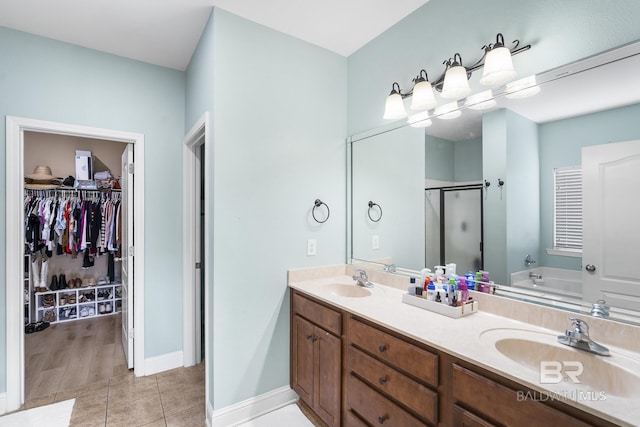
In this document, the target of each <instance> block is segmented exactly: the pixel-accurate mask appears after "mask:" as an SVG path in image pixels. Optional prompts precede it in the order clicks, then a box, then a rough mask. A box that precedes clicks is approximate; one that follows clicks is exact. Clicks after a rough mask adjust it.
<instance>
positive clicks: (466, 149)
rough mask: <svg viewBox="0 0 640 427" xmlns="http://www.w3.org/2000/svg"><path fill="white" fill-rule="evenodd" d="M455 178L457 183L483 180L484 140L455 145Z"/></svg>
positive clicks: (460, 142)
mask: <svg viewBox="0 0 640 427" xmlns="http://www.w3.org/2000/svg"><path fill="white" fill-rule="evenodd" d="M453 149H454V168H455V173H454V175H455V176H454V178H455V181H456V182H465V181H481V180H482V138H474V139H468V140H466V141H457V142H456V143H455V144H454V148H453Z"/></svg>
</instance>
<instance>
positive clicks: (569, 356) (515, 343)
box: [480, 329, 640, 398]
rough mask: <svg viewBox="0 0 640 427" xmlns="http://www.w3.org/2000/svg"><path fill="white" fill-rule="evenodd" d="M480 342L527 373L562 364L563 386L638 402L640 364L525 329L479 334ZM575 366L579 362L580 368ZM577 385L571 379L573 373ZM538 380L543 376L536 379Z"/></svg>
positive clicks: (639, 395)
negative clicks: (560, 341)
mask: <svg viewBox="0 0 640 427" xmlns="http://www.w3.org/2000/svg"><path fill="white" fill-rule="evenodd" d="M480 340H481V341H482V342H483V343H487V344H489V345H491V346H493V347H495V349H496V350H498V352H500V353H501V354H502V355H503V356H505V357H507V358H509V359H510V360H512V361H514V362H516V363H518V364H519V365H521V366H522V367H524V368H526V369H528V370H529V371H530V372H532V373H535V374H537V375H540V373H541V362H543V361H545V362H551V363H558V362H559V363H560V364H562V371H561V372H562V374H563V377H564V378H563V382H562V384H566V385H570V386H575V387H576V388H578V389H583V390H584V389H588V390H589V391H591V392H594V393H600V392H604V393H606V395H611V396H618V397H624V398H631V397H633V398H640V377H639V376H638V375H637V372H640V361H637V360H634V359H631V358H629V357H626V356H623V355H620V354H615V353H612V356H611V357H603V356H598V355H596V354H593V353H589V352H586V351H583V350H578V349H575V348H571V347H568V346H565V345H562V344H560V343H558V342H557V336H556V335H551V334H547V333H542V332H534V331H528V330H524V329H491V330H488V331H485V332H483V333H482V334H481V336H480ZM576 362H580V363H581V365H579V364H577V363H576ZM579 366H581V367H582V373H580V374H579V375H578V376H577V379H578V380H579V381H580V383H579V384H578V383H574V381H573V380H572V379H571V378H570V376H571V374H572V373H576V374H577V373H578V372H577V371H578V369H580V368H579ZM538 378H539V379H540V380H541V379H542V376H539V377H538Z"/></svg>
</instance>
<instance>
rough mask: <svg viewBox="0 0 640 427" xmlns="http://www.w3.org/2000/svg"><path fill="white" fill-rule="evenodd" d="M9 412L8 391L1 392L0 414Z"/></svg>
mask: <svg viewBox="0 0 640 427" xmlns="http://www.w3.org/2000/svg"><path fill="white" fill-rule="evenodd" d="M6 413H7V393H1V394H0V415H3V414H6Z"/></svg>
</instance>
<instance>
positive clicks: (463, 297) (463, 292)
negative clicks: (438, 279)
mask: <svg viewBox="0 0 640 427" xmlns="http://www.w3.org/2000/svg"><path fill="white" fill-rule="evenodd" d="M458 291H459V292H460V302H461V303H462V304H464V303H466V302H467V301H469V289H468V288H467V280H466V279H465V278H464V277H461V278H460V283H459V284H458Z"/></svg>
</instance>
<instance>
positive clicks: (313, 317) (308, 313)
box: [292, 291, 342, 336]
mask: <svg viewBox="0 0 640 427" xmlns="http://www.w3.org/2000/svg"><path fill="white" fill-rule="evenodd" d="M292 311H293V313H297V314H299V315H300V316H301V317H304V318H306V319H308V320H310V321H311V322H313V323H315V324H316V325H318V326H320V327H321V328H323V329H325V330H327V331H329V332H331V333H332V334H334V335H336V336H340V335H341V334H342V314H340V312H338V311H335V310H332V309H330V308H327V307H325V306H324V305H321V304H318V303H317V302H315V301H312V300H310V299H309V298H306V297H304V296H302V295H300V294H299V293H298V292H296V291H294V292H293V297H292Z"/></svg>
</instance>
